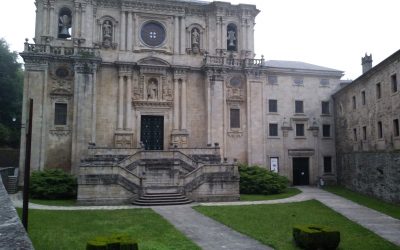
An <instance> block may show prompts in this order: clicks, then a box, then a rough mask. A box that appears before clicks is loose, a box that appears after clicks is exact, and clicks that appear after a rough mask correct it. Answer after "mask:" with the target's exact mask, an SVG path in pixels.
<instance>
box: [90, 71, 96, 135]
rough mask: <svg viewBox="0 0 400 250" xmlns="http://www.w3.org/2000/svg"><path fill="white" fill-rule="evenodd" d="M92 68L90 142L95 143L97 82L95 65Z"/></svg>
mask: <svg viewBox="0 0 400 250" xmlns="http://www.w3.org/2000/svg"><path fill="white" fill-rule="evenodd" d="M94 67H95V69H94V70H93V89H92V139H91V142H92V143H96V120H97V116H96V114H97V99H96V91H97V90H96V82H97V66H94Z"/></svg>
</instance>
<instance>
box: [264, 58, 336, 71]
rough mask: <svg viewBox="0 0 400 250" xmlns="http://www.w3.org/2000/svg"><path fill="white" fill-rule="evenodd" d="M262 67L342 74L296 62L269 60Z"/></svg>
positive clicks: (330, 69)
mask: <svg viewBox="0 0 400 250" xmlns="http://www.w3.org/2000/svg"><path fill="white" fill-rule="evenodd" d="M264 66H266V67H271V68H285V69H302V70H317V71H336V72H342V71H341V70H337V69H332V68H327V67H322V66H318V65H314V64H310V63H305V62H297V61H281V60H269V61H265V62H264Z"/></svg>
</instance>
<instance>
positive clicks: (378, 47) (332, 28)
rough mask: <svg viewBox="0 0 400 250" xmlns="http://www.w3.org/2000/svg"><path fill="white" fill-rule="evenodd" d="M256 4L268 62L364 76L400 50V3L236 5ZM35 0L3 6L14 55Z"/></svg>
mask: <svg viewBox="0 0 400 250" xmlns="http://www.w3.org/2000/svg"><path fill="white" fill-rule="evenodd" d="M230 2H232V3H235V4H236V3H248V4H255V5H257V8H258V9H259V10H261V12H260V14H259V15H258V16H257V18H256V26H255V52H256V54H257V56H256V57H257V58H259V57H260V56H261V55H264V56H265V59H266V60H293V61H303V62H307V63H312V64H317V65H320V66H325V67H330V68H335V69H338V70H343V71H345V76H344V77H343V79H355V78H357V77H358V76H359V75H360V73H361V57H362V56H363V55H364V54H365V53H366V52H368V53H372V58H373V60H374V62H373V65H376V64H378V63H379V62H381V61H382V60H384V59H385V58H387V57H388V56H390V55H391V54H393V53H394V52H395V51H397V50H398V49H400V29H399V26H400V25H399V24H400V15H399V14H398V13H399V9H400V1H399V0H379V1H378V0H231V1H230ZM34 28H35V6H34V0H2V4H1V8H0V37H3V38H5V39H6V40H7V42H8V43H9V45H10V47H11V49H12V50H15V51H22V50H23V44H24V39H25V38H26V37H27V38H29V39H30V42H32V38H33V36H34Z"/></svg>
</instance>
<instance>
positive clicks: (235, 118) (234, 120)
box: [231, 109, 240, 128]
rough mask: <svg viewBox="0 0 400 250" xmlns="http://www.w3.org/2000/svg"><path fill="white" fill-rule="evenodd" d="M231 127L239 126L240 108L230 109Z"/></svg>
mask: <svg viewBox="0 0 400 250" xmlns="http://www.w3.org/2000/svg"><path fill="white" fill-rule="evenodd" d="M231 128H240V109H231Z"/></svg>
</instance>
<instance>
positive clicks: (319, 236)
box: [293, 225, 340, 250]
mask: <svg viewBox="0 0 400 250" xmlns="http://www.w3.org/2000/svg"><path fill="white" fill-rule="evenodd" d="M293 238H294V240H295V242H296V245H298V246H299V247H301V248H304V249H310V250H313V249H315V250H317V249H326V250H331V249H332V250H334V249H336V248H337V247H338V246H339V243H340V232H339V231H336V230H334V229H331V228H328V227H326V226H320V225H299V226H294V227H293Z"/></svg>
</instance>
